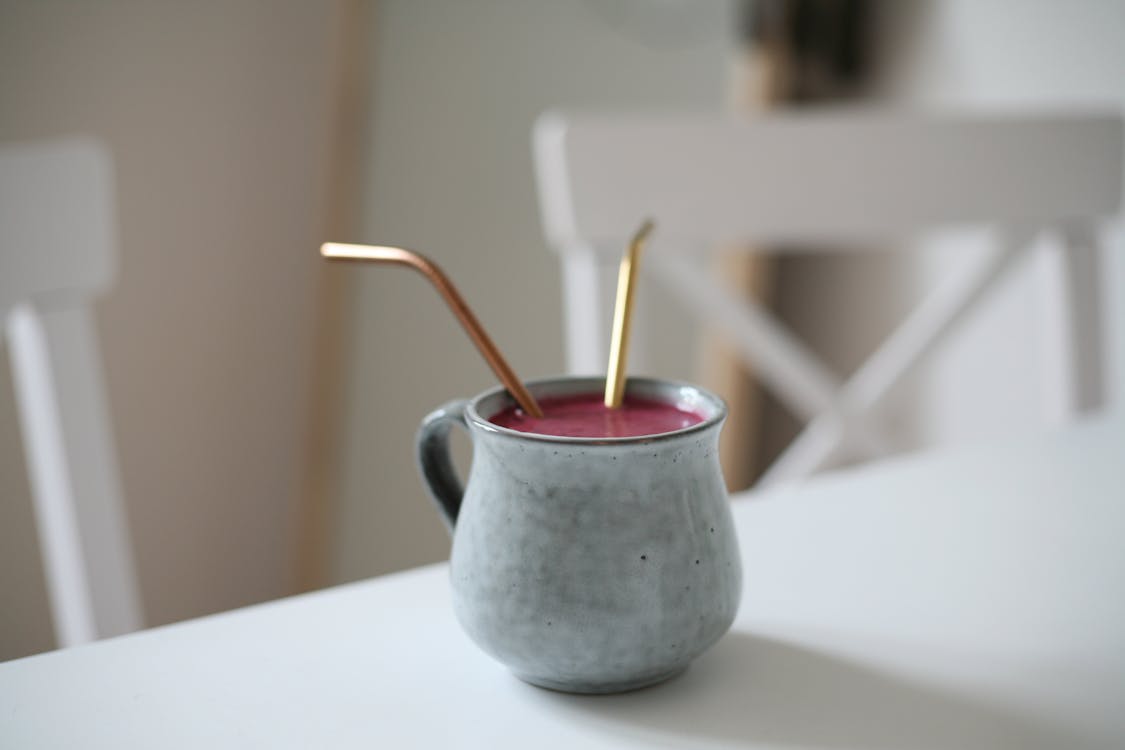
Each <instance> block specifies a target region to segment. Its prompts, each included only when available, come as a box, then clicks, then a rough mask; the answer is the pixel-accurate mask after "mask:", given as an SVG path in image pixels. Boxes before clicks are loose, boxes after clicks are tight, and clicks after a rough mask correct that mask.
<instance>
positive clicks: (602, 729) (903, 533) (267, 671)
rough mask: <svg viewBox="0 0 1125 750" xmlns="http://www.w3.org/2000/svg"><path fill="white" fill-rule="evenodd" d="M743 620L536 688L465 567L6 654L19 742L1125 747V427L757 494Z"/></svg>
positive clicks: (5, 690) (4, 672) (13, 730)
mask: <svg viewBox="0 0 1125 750" xmlns="http://www.w3.org/2000/svg"><path fill="white" fill-rule="evenodd" d="M734 513H735V519H736V524H737V527H738V532H739V537H740V541H741V546H742V550H743V565H744V574H745V590H744V593H743V604H742V609H741V611H740V613H739V617H738V619H737V621H736V622H735V625H734V627H733V629H732V631H731V632H730V633H728V634H727V635H726V636H725V637H724V638H723V639H722V640H721V641H720V642H719V643H718V644H717V645H716V646H715V647H713V648H712V649H711V650H710V651H708V652H707V653H706V654H704V655H703V656H702V657H700V658H699V659H698V660H697V661H696V662H695V664H693V666H692V667H691V668H690V669H689V670H688V671H687V672H686V673H685V674H684V675H682V676H680V677H678V678H676V679H674V680H671V681H669V682H667V683H665V684H663V685H660V686H657V687H654V688H650V689H647V690H642V691H638V692H635V693H629V694H624V695H615V696H601V697H592V696H585V697H584V696H573V695H564V694H560V693H554V692H550V691H546V690H541V689H538V688H534V687H531V686H529V685H526V684H524V683H522V682H520V681H518V680H517V679H516V678H514V677H512V676H511V675H509V674H508V673H507V672H506V671H505V669H504V668H503V667H501V666H500V665H499V664H497V663H495V662H493V661H492V660H491V659H490V658H489V657H487V656H486V655H485V654H483V653H482V652H481V651H479V650H478V649H477V648H476V647H475V646H474V645H473V644H472V643H471V642H470V641H469V640H468V639H467V637H465V636H464V635H463V634H462V633H461V631H460V629H459V628H458V626H457V624H456V622H455V620H454V618H453V614H452V611H451V609H450V601H449V595H448V588H447V568H446V567H445V566H444V565H436V566H430V567H426V568H420V569H417V570H412V571H408V572H405V573H400V574H396V575H392V576H385V577H382V578H377V579H373V580H370V581H365V582H362V583H357V584H352V585H347V586H341V587H338V588H334V589H329V590H326V591H322V592H318V593H314V594H310V595H305V596H299V597H294V598H291V599H285V600H282V601H279V602H274V603H270V604H265V605H260V606H256V607H250V608H247V609H244V610H238V611H235V612H230V613H226V614H222V615H216V616H213V617H207V618H203V619H200V620H196V621H193V622H188V623H181V624H178V625H172V626H168V627H162V628H156V629H153V630H150V631H146V632H142V633H138V634H134V635H131V636H125V637H122V638H117V639H113V640H109V641H103V642H101V643H97V644H93V645H90V646H85V647H81V648H75V649H70V650H67V651H59V652H54V653H49V654H44V655H40V656H35V657H31V658H28V659H22V660H18V661H14V662H9V663H7V664H3V665H0V747H5V748H8V747H11V748H39V747H44V748H74V747H83V748H95V747H105V748H115V749H116V748H155V747H160V748H180V747H183V748H227V747H232V748H233V747H237V748H252V747H268V748H288V747H315V748H321V747H332V748H350V747H356V748H366V749H368V750H370V748H378V747H388V748H391V747H440V746H460V747H482V748H483V747H487V748H496V747H506V746H511V747H521V748H522V747H536V748H554V747H558V748H564V747H565V748H568V750H569V749H571V748H578V747H580V748H598V747H605V748H630V747H638V748H639V747H645V748H648V747H653V746H665V747H784V748H795V747H827V748H852V747H854V748H892V747H895V748H897V747H920V748H948V747H957V748H972V747H1021V748H1025V747H1044V748H1046V747H1050V748H1062V747H1067V748H1076V747H1122V746H1125V546H1123V545H1122V532H1123V531H1125V420H1122V419H1121V418H1120V417H1115V418H1100V419H1098V420H1096V421H1092V422H1087V423H1084V424H1081V425H1077V426H1073V427H1070V428H1066V429H1063V430H1059V431H1055V432H1051V433H1048V434H1044V435H1038V436H1033V437H1028V438H1026V439H1023V440H1022V441H1019V442H1013V443H1006V444H994V445H989V446H978V447H975V448H967V449H959V450H956V451H954V452H951V453H944V454H940V455H933V454H931V455H923V456H918V457H912V458H906V459H900V460H893V461H889V462H885V463H882V464H877V465H873V466H868V467H864V468H859V469H855V470H851V471H845V472H839V473H836V474H832V475H826V476H823V477H821V478H818V479H815V480H812V481H810V482H807V483H805V484H804V485H801V486H792V487H785V488H779V489H776V490H772V491H770V492H768V493H760V494H750V495H745V496H741V497H738V498H736V500H735V504H734Z"/></svg>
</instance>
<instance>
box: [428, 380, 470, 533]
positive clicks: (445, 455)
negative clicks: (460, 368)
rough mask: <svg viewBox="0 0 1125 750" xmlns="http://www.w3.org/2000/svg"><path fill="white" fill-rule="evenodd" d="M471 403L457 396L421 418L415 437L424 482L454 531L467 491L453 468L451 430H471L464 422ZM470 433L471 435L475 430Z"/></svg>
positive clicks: (448, 526) (442, 515) (446, 522)
mask: <svg viewBox="0 0 1125 750" xmlns="http://www.w3.org/2000/svg"><path fill="white" fill-rule="evenodd" d="M468 403H469V402H468V401H465V400H464V399H458V400H456V401H450V402H449V403H447V404H444V405H442V406H441V407H439V408H438V409H435V410H434V411H432V412H430V413H429V414H428V415H427V416H426V418H425V419H423V420H422V425H421V426H420V427H419V428H418V434H417V436H416V437H415V440H414V444H415V448H416V456H417V458H418V471H420V472H421V474H422V482H423V483H424V484H425V485H426V490H427V491H428V492H429V493H430V497H431V498H433V500H434V503H436V504H437V507H438V510H439V511H440V512H441V517H442V520H444V521H445V525H446V528H448V529H449V532H450V533H451V534H452V533H453V528H454V526H456V525H457V514H458V513H459V512H460V511H461V498H462V497H463V496H464V494H465V490H464V488H463V487H462V485H461V479H460V478H459V477H458V476H457V472H456V471H455V470H454V468H453V458H452V456H451V455H450V452H449V430H450V428H451V427H453V425H455V424H456V425H459V426H460V427H461V429H463V430H466V431H467V430H468V423H466V422H465V407H466V406H467V405H468ZM469 435H470V437H471V436H472V433H469Z"/></svg>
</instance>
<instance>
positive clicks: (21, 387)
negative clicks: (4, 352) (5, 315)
mask: <svg viewBox="0 0 1125 750" xmlns="http://www.w3.org/2000/svg"><path fill="white" fill-rule="evenodd" d="M8 340H9V341H10V342H11V345H12V374H13V382H14V385H15V390H16V402H17V405H18V406H19V412H20V421H21V424H22V428H23V432H24V443H25V444H26V446H27V464H28V475H29V479H30V480H31V487H32V493H33V498H34V506H35V516H36V527H37V529H38V531H39V545H40V548H41V551H42V555H43V567H44V574H45V575H44V577H45V579H46V582H47V596H48V599H49V600H50V602H51V616H52V618H53V620H54V625H55V640H56V642H57V643H58V645H59V646H60V647H63V648H65V647H67V646H76V645H80V644H82V643H87V642H89V641H92V640H94V638H95V637H97V628H96V625H95V622H94V608H93V603H92V601H91V597H90V586H89V580H88V578H87V570H86V563H85V561H84V559H83V554H82V541H81V533H80V531H79V528H78V514H77V501H76V498H75V496H74V481H73V477H72V476H71V472H70V471H69V466H68V462H67V458H66V445H65V442H64V438H63V434H62V423H61V421H60V414H59V405H58V402H57V400H56V399H55V395H54V394H55V389H54V388H53V383H54V382H55V378H56V376H57V373H55V372H54V371H53V370H54V368H52V366H51V357H50V354H49V351H48V345H47V340H46V334H45V332H44V330H43V324H42V320H41V319H40V317H39V315H38V313H37V312H36V311H35V310H34V309H33V308H32V307H31V306H29V305H25V306H21V307H18V308H16V309H15V310H13V311H12V313H11V315H10V317H9V319H8Z"/></svg>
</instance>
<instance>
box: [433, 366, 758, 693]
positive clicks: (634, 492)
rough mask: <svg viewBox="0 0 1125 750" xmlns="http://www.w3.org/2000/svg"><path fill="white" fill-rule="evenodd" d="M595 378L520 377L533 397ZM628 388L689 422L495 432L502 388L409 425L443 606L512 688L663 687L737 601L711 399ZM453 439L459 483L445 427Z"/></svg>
mask: <svg viewBox="0 0 1125 750" xmlns="http://www.w3.org/2000/svg"><path fill="white" fill-rule="evenodd" d="M603 385H604V381H602V380H600V379H596V378H578V377H562V378H553V379H549V380H540V381H537V382H531V383H528V388H529V389H530V390H531V392H532V393H533V394H534V395H535V397H536V398H537V399H542V398H544V397H549V396H566V395H575V394H580V393H597V392H599V391H600V390H601V389H602V387H603ZM626 388H627V392H628V393H630V394H635V395H638V396H642V397H646V398H651V399H657V400H660V401H663V402H666V403H671V404H678V405H680V406H683V407H686V408H688V409H690V410H692V411H695V412H697V413H699V414H701V415H702V416H703V417H704V420H703V422H701V423H699V424H696V425H692V426H690V427H686V428H684V429H681V430H676V431H674V432H668V433H662V434H659V435H647V436H643V437H628V438H573V437H555V436H549V435H538V434H530V433H524V432H518V431H515V430H510V429H506V428H504V427H500V426H498V425H495V424H493V423H491V422H489V421H488V420H489V417H491V416H493V415H495V414H497V413H499V412H501V411H503V410H504V409H506V408H508V407H510V406H511V405H512V404H513V403H514V402H513V400H512V398H511V396H509V395H508V393H507V392H506V391H505V390H503V389H502V388H497V389H494V390H491V391H488V392H486V393H483V394H481V395H479V396H477V397H476V398H473V399H471V400H469V401H453V402H450V403H448V404H446V405H445V406H443V407H442V408H440V409H438V410H437V411H435V412H433V413H432V414H430V415H429V416H428V417H426V419H425V421H423V423H422V426H421V428H420V429H419V431H418V438H417V450H418V463H419V467H420V469H421V472H422V477H423V479H424V480H425V483H426V485H427V487H428V489H429V491H430V494H431V496H432V497H433V498H434V500H435V501H436V502H437V504H438V508H439V509H440V510H441V512H442V515H443V516H444V517H445V520H446V522H447V523H448V525H449V528H450V531H451V533H452V534H453V553H452V558H451V561H450V577H451V580H452V587H453V606H454V611H455V613H456V615H457V618H458V620H460V622H461V625H462V626H463V627H464V629H465V630H466V632H468V634H469V636H470V637H471V638H472V639H473V640H474V641H476V643H477V644H478V645H479V646H480V647H481V648H483V649H484V650H485V651H486V652H488V653H489V654H491V655H492V656H494V657H495V658H496V659H498V660H499V661H501V662H503V663H504V664H506V665H507V666H508V667H509V668H510V669H511V670H512V671H513V672H515V674H516V675H517V676H518V677H520V678H521V679H523V680H525V681H527V682H530V683H533V684H535V685H539V686H542V687H547V688H552V689H555V690H564V691H568V692H577V693H609V692H620V691H624V690H632V689H634V688H640V687H644V686H646V685H651V684H654V683H657V682H660V681H662V680H665V679H667V678H669V677H671V676H673V675H675V674H677V673H679V672H680V671H682V670H683V669H685V668H686V667H687V666H688V664H689V663H690V662H691V661H692V659H694V658H695V657H696V656H698V655H699V654H700V653H702V652H703V651H704V650H705V649H707V648H708V647H709V646H710V645H711V644H713V643H714V642H715V641H717V640H718V639H719V638H720V637H721V636H722V635H723V633H725V632H726V631H727V630H728V629H729V628H730V625H731V622H733V620H734V616H735V612H736V610H737V609H738V602H739V596H740V593H741V577H742V574H741V568H740V565H739V555H738V542H737V539H736V537H735V532H734V525H733V523H732V520H731V514H730V508H729V503H728V499H727V493H726V487H725V485H724V482H723V477H722V474H721V471H720V468H719V459H718V440H719V430H720V429H721V428H722V423H723V420H724V419H725V418H726V406H725V405H724V404H723V402H722V400H721V399H719V398H718V397H717V396H714V395H712V394H710V393H708V392H706V391H704V390H703V389H701V388H698V387H696V386H693V385H688V384H685V383H675V382H669V381H664V380H653V379H644V378H630V379H629V381H628V384H627V386H626ZM453 425H460V426H462V427H466V428H467V429H468V432H469V435H470V437H471V438H472V441H473V463H472V468H471V470H470V472H469V481H468V485H467V487H466V488H465V490H464V492H462V488H461V482H460V480H459V479H458V477H457V474H456V472H455V471H454V468H453V464H452V461H451V460H450V455H449V439H448V438H449V430H450V428H451V427H452V426H453Z"/></svg>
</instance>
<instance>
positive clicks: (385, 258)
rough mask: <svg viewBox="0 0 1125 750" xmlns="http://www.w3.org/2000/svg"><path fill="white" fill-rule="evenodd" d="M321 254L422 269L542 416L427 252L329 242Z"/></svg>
mask: <svg viewBox="0 0 1125 750" xmlns="http://www.w3.org/2000/svg"><path fill="white" fill-rule="evenodd" d="M320 254H321V255H323V256H324V257H325V258H328V259H329V260H344V261H360V262H375V263H392V264H396V265H400V266H409V267H410V268H413V269H414V270H416V271H419V272H420V273H421V274H422V275H423V276H425V277H426V278H427V279H429V280H430V282H431V283H432V284H433V285H434V286H435V287H436V288H437V290H438V293H439V294H441V296H442V298H443V299H444V300H445V301H446V304H448V305H449V309H451V310H452V311H453V314H454V315H456V316H457V320H458V321H460V322H461V326H462V327H463V328H464V329H465V332H466V333H468V334H469V338H471V339H472V340H473V343H474V344H476V347H477V349H478V350H479V351H480V353H481V356H482V357H484V360H485V361H486V362H488V366H489V367H491V368H492V371H493V372H494V373H496V377H498V378H500V382H501V383H503V384H504V387H505V388H507V389H508V392H509V393H511V394H512V397H513V398H515V400H516V402H517V403H519V405H520V408H522V409H523V410H524V411H525V412H527V413H528V414H530V415H531V416H533V417H542V416H543V410H542V409H540V408H539V404H538V403H536V401H535V397H534V396H532V395H531V393H530V392H528V390H527V388H526V387H524V384H523V382H522V381H521V380H520V379H519V378H518V377H516V374H515V373H514V372H512V368H511V367H509V366H508V363H507V362H506V361H505V360H504V357H503V355H501V354H500V350H499V349H497V348H496V344H494V343H492V339H491V338H489V336H488V334H487V333H485V331H484V328H483V327H482V326H481V324H480V321H479V320H477V316H476V315H473V311H472V310H470V309H469V306H468V304H466V303H465V300H464V299H462V298H461V295H460V294H459V293H458V292H457V288H456V287H454V286H453V282H451V281H450V280H449V278H448V277H447V276H446V275H445V273H444V272H443V271H442V270H441V268H439V267H438V265H437V264H436V263H434V262H433V261H432V260H430V259H429V258H427V257H426V256H424V255H420V254H418V253H416V252H413V251H411V250H405V249H403V248H401V247H386V246H381V245H347V244H343V243H339V242H326V243H324V244H323V245H321V246H320Z"/></svg>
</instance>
